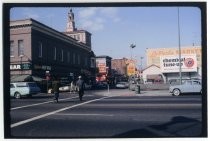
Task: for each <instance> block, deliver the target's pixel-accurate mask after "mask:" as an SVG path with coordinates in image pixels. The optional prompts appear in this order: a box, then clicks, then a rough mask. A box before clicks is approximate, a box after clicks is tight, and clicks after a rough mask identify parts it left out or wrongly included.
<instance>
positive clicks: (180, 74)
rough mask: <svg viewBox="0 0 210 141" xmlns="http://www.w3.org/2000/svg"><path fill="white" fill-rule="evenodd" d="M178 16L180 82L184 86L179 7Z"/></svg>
mask: <svg viewBox="0 0 210 141" xmlns="http://www.w3.org/2000/svg"><path fill="white" fill-rule="evenodd" d="M177 12H178V13H177V14H178V40H179V81H180V84H182V70H181V69H182V68H181V43H180V22H179V7H178V9H177Z"/></svg>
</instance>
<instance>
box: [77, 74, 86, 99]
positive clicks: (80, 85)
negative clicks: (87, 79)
mask: <svg viewBox="0 0 210 141" xmlns="http://www.w3.org/2000/svg"><path fill="white" fill-rule="evenodd" d="M78 78H79V79H78V80H77V83H76V85H77V89H78V93H79V99H80V101H82V97H83V95H84V88H85V84H84V81H83V80H82V77H81V76H79V77H78Z"/></svg>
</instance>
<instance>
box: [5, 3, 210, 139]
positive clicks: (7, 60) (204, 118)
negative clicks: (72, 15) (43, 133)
mask: <svg viewBox="0 0 210 141" xmlns="http://www.w3.org/2000/svg"><path fill="white" fill-rule="evenodd" d="M160 6H161V7H177V6H179V7H198V8H199V9H200V11H201V26H202V27H201V34H202V38H201V39H202V43H201V46H202V92H203V94H202V134H201V135H200V137H207V136H208V135H207V133H208V127H207V126H208V121H207V108H208V107H207V3H206V2H119V3H118V2H107V3H105V2H103V3H3V16H2V18H3V46H2V47H3V56H2V57H3V106H4V107H3V109H4V138H5V139H13V137H12V136H11V130H10V96H9V94H8V93H9V92H10V87H9V86H10V65H9V64H10V49H9V45H10V30H9V25H10V10H11V8H14V7H15V8H16V7H73V8H74V7H160Z"/></svg>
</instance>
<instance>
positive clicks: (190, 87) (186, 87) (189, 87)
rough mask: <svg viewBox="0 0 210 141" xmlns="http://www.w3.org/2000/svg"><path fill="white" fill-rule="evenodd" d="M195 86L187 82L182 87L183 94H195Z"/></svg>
mask: <svg viewBox="0 0 210 141" xmlns="http://www.w3.org/2000/svg"><path fill="white" fill-rule="evenodd" d="M193 91H194V90H193V85H192V81H185V83H184V84H183V85H182V92H183V93H190V92H193Z"/></svg>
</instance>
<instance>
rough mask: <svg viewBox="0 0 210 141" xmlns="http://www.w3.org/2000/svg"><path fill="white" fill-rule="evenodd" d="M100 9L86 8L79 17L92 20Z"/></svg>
mask: <svg viewBox="0 0 210 141" xmlns="http://www.w3.org/2000/svg"><path fill="white" fill-rule="evenodd" d="M97 9H98V8H95V7H91V8H84V9H82V10H81V11H80V12H79V17H80V18H85V19H88V18H91V17H92V16H94V15H95V14H96V11H97Z"/></svg>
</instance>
